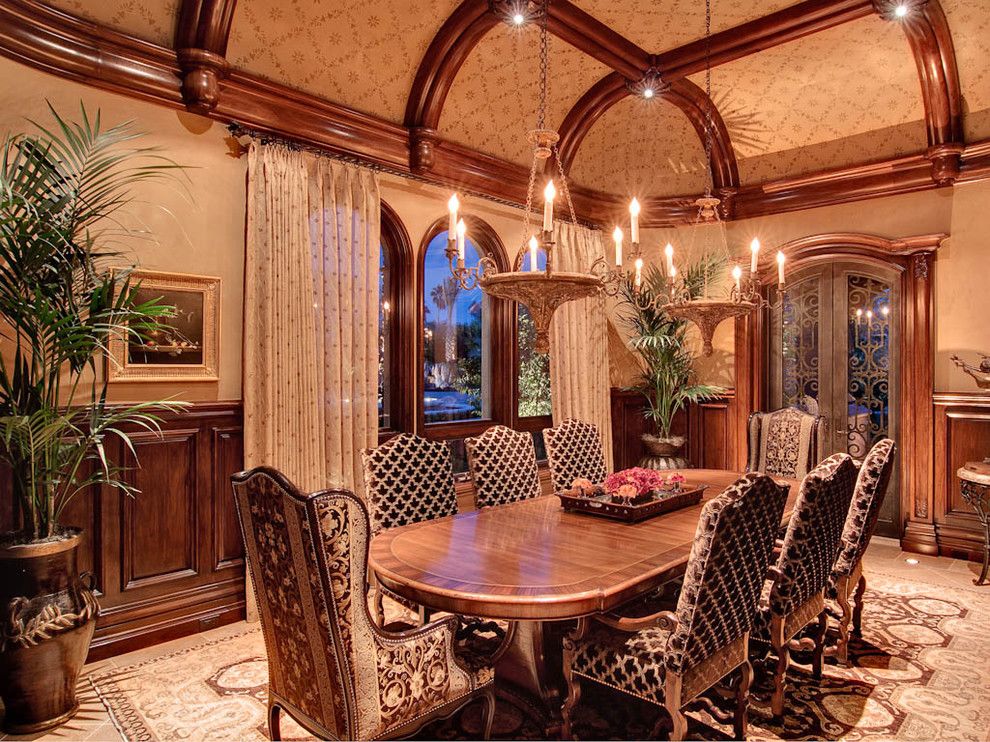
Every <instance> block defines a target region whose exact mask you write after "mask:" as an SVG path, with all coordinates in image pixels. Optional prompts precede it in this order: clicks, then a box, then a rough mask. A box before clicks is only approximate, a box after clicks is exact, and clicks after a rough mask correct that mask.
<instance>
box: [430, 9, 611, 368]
mask: <svg viewBox="0 0 990 742" xmlns="http://www.w3.org/2000/svg"><path fill="white" fill-rule="evenodd" d="M548 3H549V0H544V2H543V3H541V5H540V7H539V11H538V12H539V18H540V100H539V108H538V112H537V122H536V128H535V129H533V130H532V131H530V132H529V135H528V139H529V142H530V144H532V145H533V163H532V166H531V168H530V171H529V187H528V189H527V191H526V215H525V218H524V222H523V240H524V241H523V244H522V245H521V246H520V247H519V250H518V252H517V253H516V256H515V258H514V259H513V261H512V266H511V270H509V271H503V272H499V270H498V267H497V266H496V264H495V261H494V260H492V259H491V258H490V257H487V256H486V257H483V258H481V260H479V261H478V265H477V266H472V267H467V266H465V265H464V242H465V235H466V231H467V230H466V226H465V223H464V220H463V219H458V215H457V211H458V209H459V207H460V204H459V202H458V200H457V196H456V195H454V196H452V197H451V199H450V201H449V202H448V209H449V211H450V224H449V227H448V240H447V251H446V254H447V258H448V260H449V262H450V272H451V274H452V275H453V276H454V278H455V279H457V282H458V284H459V285H460V286H461V288H463V289H464V290H467V291H469V290H471V289H473V288H475V287H476V286H480V287H481V289H482V291H484V292H485V293H486V294H488V295H490V296H496V297H499V298H501V299H508V300H510V301H516V302H519V303H520V304H522V305H524V306H526V307H527V308H528V309H529V314H530V317H532V320H533V325H534V328H535V330H536V342H535V350H536V352H537V353H547V352H549V350H550V319H551V318H552V317H553V313H554V312H555V311H556V310H557V307H559V306H560V305H561V304H564V303H565V302H569V301H575V300H577V299H583V298H585V297H589V296H594V295H595V294H597V293H599V292H600V291H601V290H602V287H603V281H602V277H601V275H599V274H598V273H596V272H595V271H594V270H590V271H589V272H587V273H578V272H570V271H561V270H558V266H557V265H556V261H555V254H554V249H555V247H556V244H555V242H554V238H553V220H554V215H553V211H554V202H555V200H556V199H557V197H558V189H557V186H556V185H555V184H554V182H553V180H552V179H551V180H549V181H548V182H547V184H546V188H545V189H544V191H543V204H544V205H543V223H542V227H541V229H540V230H539V232H537V231H536V230H535V228H534V212H533V196H534V193H535V190H536V177H537V174H538V172H542V171H543V166H544V163H545V162H546V161H547V159H548V158H549V157H550V156H551V155H553V156H554V159H555V160H556V162H557V173H558V175H559V180H558V183H559V185H560V194H559V195H562V196H563V197H564V200H565V202H566V204H567V209H568V212H569V214H570V218H571V221H572V222H574V223H576V222H577V220H576V218H575V216H574V204H573V203H571V194H570V190H569V189H568V187H567V177H566V176H565V175H564V171H563V167H562V165H561V163H560V157H558V156H557V142H558V141H559V139H560V137H559V135H558V134H557V132H556V131H554V130H553V129H550V128H547V123H546V118H547V98H548V89H549V71H550V54H549V35H548V33H547V5H548ZM517 23H518V22H517ZM541 250H542V251H543V253H544V255H545V256H546V264H545V267H544V268H543V269H542V270H540V268H539V265H538V259H539V253H540V251H541ZM527 252H528V253H529V270H528V271H524V270H523V260H524V258H525V256H526V254H527Z"/></svg>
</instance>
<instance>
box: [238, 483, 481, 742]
mask: <svg viewBox="0 0 990 742" xmlns="http://www.w3.org/2000/svg"><path fill="white" fill-rule="evenodd" d="M231 482H232V485H233V490H234V500H235V503H236V507H237V515H238V519H239V521H240V525H241V533H242V535H243V537H244V544H245V553H246V555H247V564H248V572H249V574H250V576H251V580H252V582H253V583H254V587H255V593H256V596H257V600H258V610H259V614H260V617H261V629H262V634H263V635H264V639H265V648H266V651H267V655H268V727H269V733H270V736H271V738H272V739H273V740H278V739H280V738H281V733H280V713H281V712H283V711H284V712H285V713H287V714H289V716H291V717H292V718H293V719H294V720H295V721H296V722H297V723H298V724H299V725H300V726H302V727H303V728H304V729H305V730H306V731H307V732H309V733H310V734H313V735H315V736H316V737H318V738H320V739H390V738H399V737H406V736H408V735H410V734H412V733H414V732H415V731H417V730H418V729H420V728H421V727H423V726H424V725H425V724H426V723H427V722H429V721H431V720H432V719H435V718H439V717H444V716H449V715H450V714H452V713H455V712H456V711H457V710H458V709H459V708H461V707H463V706H465V705H467V704H468V703H469V702H471V701H473V700H475V699H478V698H480V699H483V701H484V704H485V709H484V717H483V732H484V736H485V738H486V739H487V737H488V736H489V733H490V731H491V722H492V717H493V715H494V710H495V694H494V684H493V679H494V672H493V670H492V667H491V665H490V664H489V663H488V661H487V658H485V657H481V656H473V655H468V654H466V653H463V652H462V650H460V649H459V648H458V647H457V646H456V645H455V643H454V633H455V631H456V630H457V619H456V618H455V617H454V616H447V617H445V618H442V619H440V620H437V621H435V622H433V623H430V624H427V625H425V626H421V627H419V628H416V629H412V630H409V631H402V632H390V631H386V630H383V629H382V628H380V627H379V626H378V625H376V624H375V622H374V621H373V620H372V619H371V614H370V612H369V611H368V601H367V589H368V588H367V583H366V570H367V560H368V541H369V538H370V535H371V534H370V529H369V526H368V511H367V509H366V507H365V504H364V502H362V501H361V499H360V498H358V497H357V496H356V495H354V494H353V493H352V492H349V491H346V490H324V491H321V492H314V493H312V494H309V495H305V494H302V493H301V492H300V491H299V490H298V489H296V487H295V486H293V484H292V483H291V482H289V481H288V480H287V479H286V478H285V477H283V476H282V475H281V474H280V473H279V472H278V471H276V470H274V469H271V468H268V467H259V468H256V469H252V470H251V471H247V472H241V473H239V474H235V475H233V476H232V477H231Z"/></svg>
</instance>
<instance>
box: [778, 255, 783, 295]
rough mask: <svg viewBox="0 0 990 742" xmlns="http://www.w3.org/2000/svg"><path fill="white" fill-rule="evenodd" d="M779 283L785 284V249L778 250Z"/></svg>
mask: <svg viewBox="0 0 990 742" xmlns="http://www.w3.org/2000/svg"><path fill="white" fill-rule="evenodd" d="M777 283H778V284H780V285H781V286H783V285H784V251H783V250H778V251H777Z"/></svg>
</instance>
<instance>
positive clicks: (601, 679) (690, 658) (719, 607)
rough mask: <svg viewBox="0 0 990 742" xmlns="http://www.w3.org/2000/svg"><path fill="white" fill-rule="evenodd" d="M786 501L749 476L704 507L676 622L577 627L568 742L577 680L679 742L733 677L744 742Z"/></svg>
mask: <svg viewBox="0 0 990 742" xmlns="http://www.w3.org/2000/svg"><path fill="white" fill-rule="evenodd" d="M787 492H788V487H787V486H782V485H779V484H777V483H776V482H774V481H773V480H772V479H771V478H770V477H767V476H764V475H762V474H756V473H750V474H746V475H744V476H743V477H742V478H741V479H739V480H738V481H737V482H736V483H735V484H733V485H731V486H730V487H728V488H727V489H726V490H725V491H724V492H723V493H722V494H720V495H718V496H717V497H715V498H713V499H712V500H710V501H709V502H707V503H706V504H705V506H704V508H703V509H702V512H701V518H700V519H699V522H698V528H697V531H696V532H695V538H694V544H693V545H692V547H691V555H690V557H689V559H688V565H687V573H686V575H685V578H684V585H683V587H682V589H681V593H680V596H679V598H678V601H677V607H676V612H675V613H672V612H670V611H661V612H660V613H655V614H652V615H650V616H644V617H641V618H623V617H621V616H616V615H614V614H606V615H599V616H593V617H590V618H584V619H581V620H580V621H579V623H578V627H577V629H576V630H575V631H574V632H573V633H572V634H570V635H568V637H567V638H566V639H565V642H564V675H565V677H566V679H567V683H568V697H567V701H566V703H565V704H564V709H563V716H564V725H565V734H564V737H565V739H569V738H570V723H571V713H572V711H573V709H574V706H575V704H576V703H577V701H578V699H579V697H580V685H579V683H578V682H577V681H578V679H584V680H594V681H595V682H598V683H601V684H603V685H607V686H610V687H612V688H617V689H619V690H621V691H623V692H625V693H628V694H630V695H633V696H637V697H638V698H641V699H643V700H645V701H649V702H651V703H655V704H657V705H660V706H663V707H664V708H665V709H666V711H667V713H668V714H669V716H670V718H671V720H672V721H673V731H672V733H671V735H670V739H683V737H684V734H685V732H686V731H687V720H686V718H685V716H684V713H683V708H684V706H685V705H687V704H688V703H690V702H691V701H692V700H694V699H695V698H697V697H698V696H699V695H700V694H701V693H703V692H704V691H706V690H707V689H708V688H710V687H712V686H713V685H715V684H717V683H718V682H719V681H721V680H722V679H723V678H725V677H726V676H728V675H730V674H732V673H733V672H735V671H736V670H739V672H740V675H741V677H740V678H739V683H738V684H737V685H736V709H735V713H734V715H733V724H734V728H735V730H734V731H735V737H736V738H737V739H744V738H745V736H746V715H747V708H748V702H749V701H748V699H749V683H750V680H751V678H752V667H751V665H750V663H749V631H750V628H751V627H752V624H753V620H754V614H755V612H756V606H757V601H758V600H759V597H760V591H761V589H762V587H763V581H764V576H765V575H766V570H767V567H768V565H769V563H770V558H771V554H772V552H773V544H774V539H775V536H776V533H777V528H778V526H779V525H780V522H781V518H782V516H783V512H784V503H785V502H786V500H787ZM659 731H660V730H659V727H658V729H656V730H654V735H653V736H652V737H651V738H652V739H656V738H658V737H657V734H658V733H659Z"/></svg>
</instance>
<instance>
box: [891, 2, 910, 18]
mask: <svg viewBox="0 0 990 742" xmlns="http://www.w3.org/2000/svg"><path fill="white" fill-rule="evenodd" d="M907 14H908V6H907V5H905V4H904V3H901V4H900V5H898V6H897V7H896V8H894V15H896V16H897V17H898V18H903V17H904V16H906V15H907Z"/></svg>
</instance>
